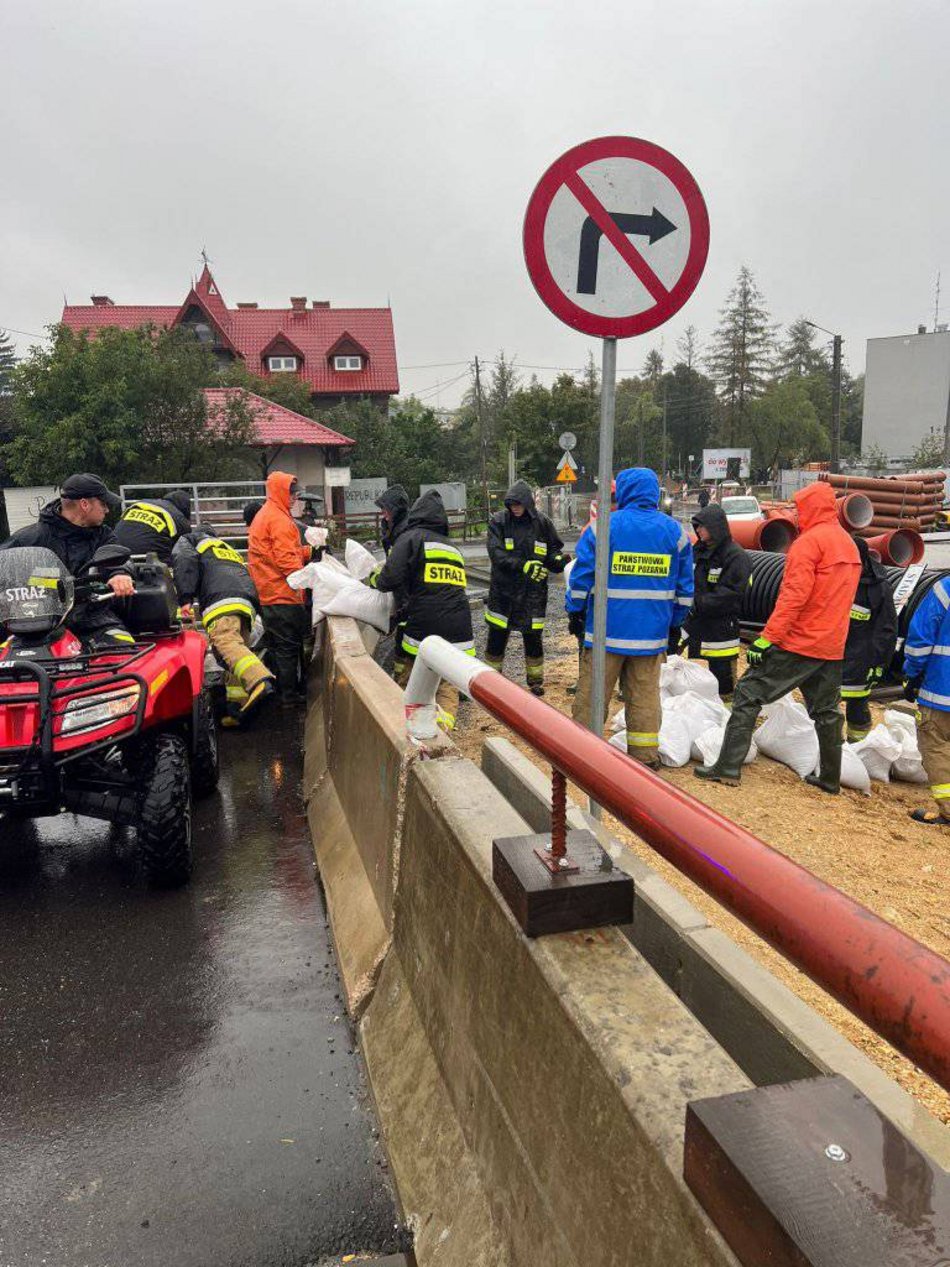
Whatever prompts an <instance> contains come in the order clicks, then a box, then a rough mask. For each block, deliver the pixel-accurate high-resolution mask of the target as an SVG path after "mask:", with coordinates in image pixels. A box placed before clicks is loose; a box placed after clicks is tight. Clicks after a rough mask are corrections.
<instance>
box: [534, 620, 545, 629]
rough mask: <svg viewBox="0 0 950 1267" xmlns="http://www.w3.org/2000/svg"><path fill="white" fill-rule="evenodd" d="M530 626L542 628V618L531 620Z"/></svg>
mask: <svg viewBox="0 0 950 1267" xmlns="http://www.w3.org/2000/svg"><path fill="white" fill-rule="evenodd" d="M531 628H532V629H543V628H544V621H543V620H532V622H531Z"/></svg>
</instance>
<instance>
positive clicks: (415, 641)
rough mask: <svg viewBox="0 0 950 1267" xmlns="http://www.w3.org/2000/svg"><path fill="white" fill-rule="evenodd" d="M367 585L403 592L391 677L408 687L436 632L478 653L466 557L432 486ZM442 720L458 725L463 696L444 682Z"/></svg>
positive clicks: (440, 694)
mask: <svg viewBox="0 0 950 1267" xmlns="http://www.w3.org/2000/svg"><path fill="white" fill-rule="evenodd" d="M367 584H368V585H371V586H372V587H373V588H374V589H378V590H381V591H382V592H383V593H386V594H404V595H405V609H404V612H403V616H402V639H401V645H400V648H397V651H398V650H401V654H399V655H397V657H396V662H395V664H394V665H393V677H394V678H395V680H396V682H397V683H398V685H399V686H401V687H405V685H406V682H407V681H408V680H409V674H410V672H411V670H412V665H413V663H414V661H415V657H416V656H417V655H418V653H419V643H420V642H421V641H422V639H423V638H426V637H428V636H429V634H438V635H439V637H441V638H445V639H446V640H447V641H448V642H451V643H454V644H455V646H456V647H458V648H459V650H461V651H464V652H466V653H467V654H468V655H474V654H475V642H474V639H473V637H472V613H471V611H470V610H469V606H468V596H467V594H466V592H465V584H466V581H465V560H464V558H463V557H462V554H461V551H460V550H458V549H457V548H456V546H454V545H453V544H452V542H451V541H450V540H449V521H448V518H447V516H446V513H445V507H444V506H443V504H442V498H441V497H440V496H439V494H438V493H437V492H436V491H435V490H434V489H430V490H429V491H428V492H427V493H423V494H422V496H421V497H420V498H419V499H418V500H417V501H416V502H415V503H414V504H413V506H412V509H411V510H410V511H409V513H408V515H407V516H406V523H405V527H404V528H403V530H402V531H401V532H400V534H399V536H398V538H397V539H396V541H395V543H394V545H393V547H392V549H391V550H390V552H389V557H388V558H387V560H386V562H385V563H384V564H383V565H382V566H381V567H378V568H377V569H376V570H375V571H374V572H372V573H371V574H370V576H369V578H368V580H367ZM436 698H437V703H438V706H439V716H438V721H439V724H440V725H442V726H443V727H445V729H447V730H451V729H453V727H454V726H455V716H456V713H457V712H458V700H459V694H458V691H457V690H455V688H454V687H452V686H450V685H449V684H448V683H447V682H444V681H443V682H442V684H441V685H440V686H439V691H438V695H437V697H436Z"/></svg>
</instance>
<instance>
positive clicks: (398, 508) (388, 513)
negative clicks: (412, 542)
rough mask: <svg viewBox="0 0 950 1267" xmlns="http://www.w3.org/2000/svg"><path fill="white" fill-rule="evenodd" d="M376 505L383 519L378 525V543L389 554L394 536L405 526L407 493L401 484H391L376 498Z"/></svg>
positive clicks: (407, 512)
mask: <svg viewBox="0 0 950 1267" xmlns="http://www.w3.org/2000/svg"><path fill="white" fill-rule="evenodd" d="M376 505H377V506H378V507H379V509H380V511H381V512H382V521H383V522H382V523H381V524H380V526H379V543H380V545H381V546H382V547H383V553H384V554H389V552H390V550H391V549H392V548H393V546H394V545H395V544H396V538H397V537H398V536H399V534H400V533H401V532H402V530H403V528H405V526H406V516H407V515H408V514H409V494H408V493H407V492H406V490H405V489H404V488H403V486H402V485H401V484H391V485H390V486H389V488H385V489H383V491H382V492H381V493H380V495H379V496H378V497H377V498H376Z"/></svg>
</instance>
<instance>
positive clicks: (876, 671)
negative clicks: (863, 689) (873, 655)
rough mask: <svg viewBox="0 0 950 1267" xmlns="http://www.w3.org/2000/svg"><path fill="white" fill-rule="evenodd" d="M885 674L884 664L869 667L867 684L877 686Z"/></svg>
mask: <svg viewBox="0 0 950 1267" xmlns="http://www.w3.org/2000/svg"><path fill="white" fill-rule="evenodd" d="M883 676H884V668H883V666H882V665H880V664H878V665H875V667H874V668H873V669H868V675H867V678H866V679H865V686H869V687H875V686H877V684H878V682H880V680H881V678H882V677H883Z"/></svg>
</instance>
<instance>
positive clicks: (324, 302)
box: [313, 299, 330, 308]
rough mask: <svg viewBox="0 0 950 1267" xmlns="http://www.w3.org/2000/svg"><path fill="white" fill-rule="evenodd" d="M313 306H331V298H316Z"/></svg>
mask: <svg viewBox="0 0 950 1267" xmlns="http://www.w3.org/2000/svg"><path fill="white" fill-rule="evenodd" d="M313 306H314V308H329V307H330V301H329V299H315V300H314V301H313Z"/></svg>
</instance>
